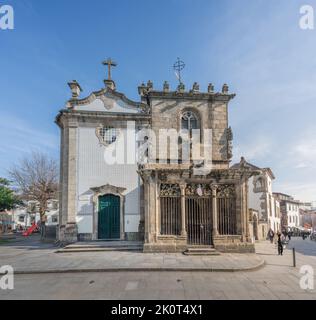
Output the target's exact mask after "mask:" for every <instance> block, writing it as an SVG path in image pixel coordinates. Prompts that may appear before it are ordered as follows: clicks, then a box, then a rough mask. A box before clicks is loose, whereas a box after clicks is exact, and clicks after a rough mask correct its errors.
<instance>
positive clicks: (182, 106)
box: [151, 98, 228, 161]
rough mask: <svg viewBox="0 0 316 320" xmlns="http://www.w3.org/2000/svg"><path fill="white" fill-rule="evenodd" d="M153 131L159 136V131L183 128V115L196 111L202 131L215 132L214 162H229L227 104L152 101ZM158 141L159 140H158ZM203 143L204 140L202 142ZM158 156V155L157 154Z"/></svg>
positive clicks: (195, 101) (177, 100)
mask: <svg viewBox="0 0 316 320" xmlns="http://www.w3.org/2000/svg"><path fill="white" fill-rule="evenodd" d="M151 107H152V129H153V130H154V131H155V133H156V137H158V136H159V129H176V130H179V129H180V126H181V114H182V112H183V111H185V110H192V111H194V112H195V113H196V114H197V115H198V117H199V118H200V119H199V120H200V127H201V128H202V129H212V130H213V133H212V134H213V150H212V159H213V161H214V160H215V161H223V160H224V161H225V160H227V138H226V129H227V127H228V119H227V104H226V103H225V102H213V103H211V102H209V101H205V100H200V101H199V100H190V101H188V100H184V99H183V100H181V99H159V98H155V99H152V100H151ZM157 139H158V138H157ZM202 141H203V140H202ZM157 156H158V154H157Z"/></svg>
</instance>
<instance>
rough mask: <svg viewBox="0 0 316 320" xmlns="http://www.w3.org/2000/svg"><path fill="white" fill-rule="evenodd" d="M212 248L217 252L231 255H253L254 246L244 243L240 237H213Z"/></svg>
mask: <svg viewBox="0 0 316 320" xmlns="http://www.w3.org/2000/svg"><path fill="white" fill-rule="evenodd" d="M213 243H214V248H215V249H216V250H218V251H219V252H231V253H255V245H254V244H253V243H251V242H245V241H243V239H242V236H240V235H234V236H228V235H227V236H222V235H217V236H214V237H213Z"/></svg>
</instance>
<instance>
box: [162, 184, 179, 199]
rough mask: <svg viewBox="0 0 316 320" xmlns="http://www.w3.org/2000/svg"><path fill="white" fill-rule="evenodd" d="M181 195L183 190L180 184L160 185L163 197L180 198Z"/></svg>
mask: <svg viewBox="0 0 316 320" xmlns="http://www.w3.org/2000/svg"><path fill="white" fill-rule="evenodd" d="M180 195H181V190H180V187H179V185H178V184H169V183H168V184H167V183H162V184H161V185H160V196H161V197H179V196H180Z"/></svg>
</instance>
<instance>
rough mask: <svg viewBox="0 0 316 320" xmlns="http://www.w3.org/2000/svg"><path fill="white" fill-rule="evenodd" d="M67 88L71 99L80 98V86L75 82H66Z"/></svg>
mask: <svg viewBox="0 0 316 320" xmlns="http://www.w3.org/2000/svg"><path fill="white" fill-rule="evenodd" d="M68 86H69V88H70V90H71V93H72V98H73V99H77V98H78V97H79V96H80V92H82V89H81V87H80V84H79V83H78V82H77V81H76V80H72V81H70V82H68Z"/></svg>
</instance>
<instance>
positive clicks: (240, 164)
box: [239, 157, 247, 169]
mask: <svg viewBox="0 0 316 320" xmlns="http://www.w3.org/2000/svg"><path fill="white" fill-rule="evenodd" d="M246 163H247V162H246V159H245V158H244V157H241V158H240V162H239V166H240V168H241V169H244V168H245V167H246Z"/></svg>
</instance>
